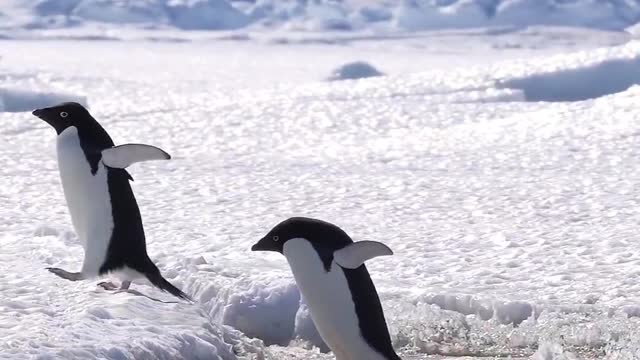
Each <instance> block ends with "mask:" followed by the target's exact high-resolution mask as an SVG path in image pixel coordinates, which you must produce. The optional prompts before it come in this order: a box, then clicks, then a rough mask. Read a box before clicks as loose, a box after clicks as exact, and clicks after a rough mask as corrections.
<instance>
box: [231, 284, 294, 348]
mask: <svg viewBox="0 0 640 360" xmlns="http://www.w3.org/2000/svg"><path fill="white" fill-rule="evenodd" d="M299 304H300V292H299V291H298V288H297V287H296V286H295V284H289V285H286V286H276V287H260V286H254V287H252V289H250V290H249V291H247V292H244V293H241V294H234V295H232V296H231V297H230V298H229V300H228V303H227V305H226V306H225V310H224V315H223V323H224V324H226V325H230V326H232V327H234V328H236V329H238V330H240V331H242V332H243V333H244V334H246V335H247V336H249V337H255V338H259V339H261V340H263V341H264V342H265V344H267V345H272V344H278V345H284V346H286V345H287V344H289V341H291V340H292V339H293V334H294V323H295V319H296V312H297V310H298V306H299Z"/></svg>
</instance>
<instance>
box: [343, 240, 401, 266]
mask: <svg viewBox="0 0 640 360" xmlns="http://www.w3.org/2000/svg"><path fill="white" fill-rule="evenodd" d="M385 255H393V251H391V249H390V248H389V247H388V246H387V245H385V244H383V243H381V242H377V241H358V242H354V243H353V244H349V245H347V246H345V247H343V248H342V249H340V250H336V251H335V252H334V253H333V260H334V261H335V262H336V263H337V264H338V265H340V266H342V267H343V268H347V269H355V268H357V267H359V266H360V265H362V264H364V262H365V261H367V260H370V259H373V258H374V257H378V256H385Z"/></svg>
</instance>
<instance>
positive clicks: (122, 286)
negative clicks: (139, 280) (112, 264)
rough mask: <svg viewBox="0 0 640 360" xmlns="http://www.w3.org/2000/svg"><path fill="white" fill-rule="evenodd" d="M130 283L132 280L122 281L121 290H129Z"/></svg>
mask: <svg viewBox="0 0 640 360" xmlns="http://www.w3.org/2000/svg"><path fill="white" fill-rule="evenodd" d="M130 285H131V281H129V280H125V281H123V282H122V284H120V290H128V289H129V286H130Z"/></svg>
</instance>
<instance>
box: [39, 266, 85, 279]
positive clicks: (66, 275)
mask: <svg viewBox="0 0 640 360" xmlns="http://www.w3.org/2000/svg"><path fill="white" fill-rule="evenodd" d="M47 270H49V272H52V273H54V274H56V275H58V276H60V277H61V278H63V279H67V280H71V281H78V280H84V279H86V277H85V276H84V275H82V273H81V272H68V271H67V270H63V269H60V268H52V267H48V268H47Z"/></svg>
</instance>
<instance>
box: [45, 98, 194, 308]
mask: <svg viewBox="0 0 640 360" xmlns="http://www.w3.org/2000/svg"><path fill="white" fill-rule="evenodd" d="M33 115H34V116H36V117H38V118H40V119H42V120H44V121H45V122H46V123H47V124H49V125H51V126H52V127H53V128H54V129H55V131H56V133H57V141H56V148H57V153H58V168H59V172H60V178H61V180H62V188H63V190H64V195H65V198H66V201H67V206H68V207H69V212H70V214H71V222H72V224H73V227H74V229H75V230H76V233H77V235H78V238H79V239H80V241H81V243H82V246H83V248H84V262H83V264H82V269H81V270H80V272H68V271H66V270H63V269H60V268H47V269H48V270H49V271H50V272H52V273H54V274H55V275H57V276H59V277H61V278H64V279H67V280H71V281H78V280H85V279H92V278H96V277H99V276H103V275H106V274H109V273H114V275H116V276H117V277H118V278H120V279H121V280H122V284H121V287H120V289H121V290H126V289H128V288H129V286H130V285H131V281H132V280H136V279H139V278H147V279H148V280H149V282H151V284H153V285H154V286H156V287H158V288H159V289H160V290H162V291H166V292H169V293H171V294H172V295H174V296H177V297H178V298H181V299H185V300H188V301H191V298H190V297H189V296H188V295H187V294H185V293H184V292H182V290H180V289H178V288H177V287H175V286H173V285H172V284H171V283H169V282H168V281H167V280H166V279H165V278H164V277H162V275H161V274H160V270H158V268H157V267H156V265H155V264H154V263H153V262H152V261H151V259H149V256H148V255H147V249H146V241H145V235H144V229H143V226H142V218H141V216H140V209H139V208H138V203H137V202H136V198H135V196H134V195H133V191H132V189H131V185H130V184H129V181H133V178H132V177H131V175H129V173H128V172H127V170H125V169H126V167H128V166H129V165H131V164H133V163H136V162H139V161H146V160H168V159H170V158H171V156H170V155H169V154H167V153H166V152H165V151H163V150H161V149H159V148H157V147H154V146H151V145H143V144H124V145H118V146H114V143H113V140H111V137H110V136H109V134H108V133H107V132H106V131H105V129H104V128H103V127H102V126H101V125H100V124H99V123H98V122H97V121H96V120H95V119H94V118H93V116H91V114H90V113H89V111H88V110H87V109H85V108H84V107H83V106H82V105H80V104H78V103H74V102H66V103H62V104H59V105H56V106H52V107H48V108H42V109H37V110H34V111H33ZM99 285H100V286H102V287H104V288H105V289H107V290H115V289H117V287H115V285H113V284H111V283H107V282H102V283H100V284H99Z"/></svg>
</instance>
